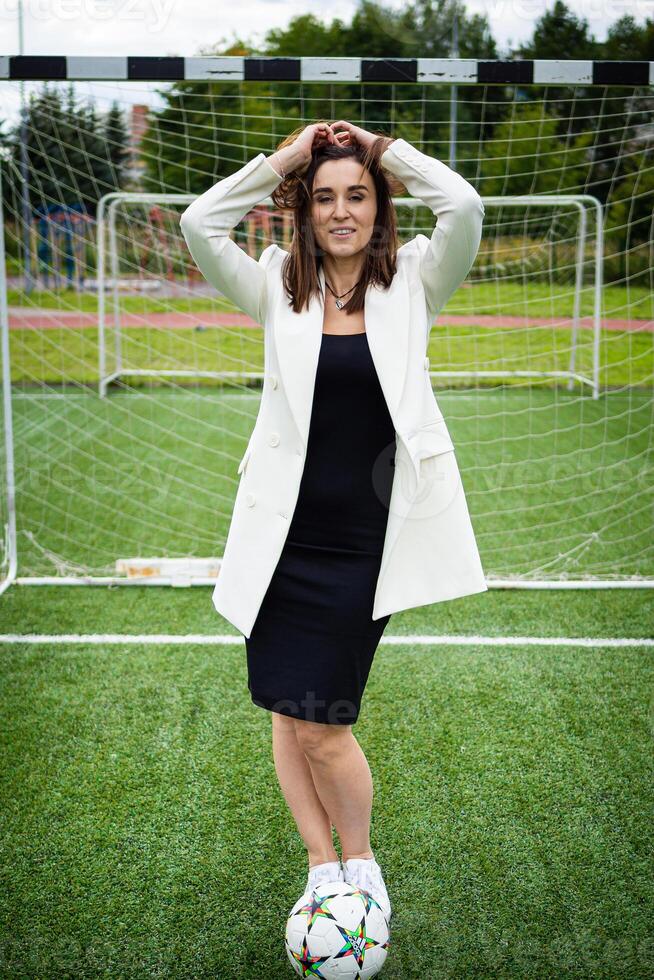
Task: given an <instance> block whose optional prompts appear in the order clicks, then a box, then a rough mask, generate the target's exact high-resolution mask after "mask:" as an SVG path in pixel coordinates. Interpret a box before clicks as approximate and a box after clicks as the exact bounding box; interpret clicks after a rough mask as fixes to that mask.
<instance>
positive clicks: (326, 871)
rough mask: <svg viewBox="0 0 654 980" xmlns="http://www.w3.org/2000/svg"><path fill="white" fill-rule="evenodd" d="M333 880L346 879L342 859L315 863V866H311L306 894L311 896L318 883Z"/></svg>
mask: <svg viewBox="0 0 654 980" xmlns="http://www.w3.org/2000/svg"><path fill="white" fill-rule="evenodd" d="M332 881H345V878H344V877H343V869H342V867H341V862H340V861H326V862H325V864H314V865H313V867H311V868H309V875H308V877H307V887H306V888H305V890H304V896H305V897H306V898H309V896H310V895H311V892H312V891H313V889H314V888H316V886H317V885H322V884H323V882H332Z"/></svg>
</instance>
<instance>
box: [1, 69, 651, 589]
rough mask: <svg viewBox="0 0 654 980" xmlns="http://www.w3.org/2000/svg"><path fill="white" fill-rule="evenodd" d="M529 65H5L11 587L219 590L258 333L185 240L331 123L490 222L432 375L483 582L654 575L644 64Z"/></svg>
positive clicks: (286, 217) (424, 228)
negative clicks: (220, 198)
mask: <svg viewBox="0 0 654 980" xmlns="http://www.w3.org/2000/svg"><path fill="white" fill-rule="evenodd" d="M55 62H56V64H55ZM525 64H527V74H525V68H524V67H521V69H520V72H518V73H516V70H515V63H501V62H497V63H493V62H479V63H475V62H469V61H466V62H457V61H444V62H439V63H438V64H436V63H431V62H429V61H428V60H419V61H418V62H413V61H407V62H388V61H384V60H382V59H370V60H369V61H367V60H366V61H364V60H363V59H333V60H332V59H327V60H325V59H302V58H297V59H293V58H289V59H285V58H282V59H276V58H271V59H267V58H236V57H232V58H230V57H227V58H187V59H177V58H172V59H148V58H144V59H138V58H135V59H132V58H130V59H72V58H69V59H53V58H44V59H39V58H0V78H4V80H0V93H1V96H0V104H1V105H2V112H0V119H2V118H3V119H4V120H5V121H4V125H3V126H2V127H1V128H0V176H1V180H2V236H3V240H4V253H5V254H4V262H3V263H2V270H1V272H0V292H1V293H2V301H0V314H2V311H3V309H4V310H5V314H4V315H3V316H1V320H2V326H3V342H4V343H3V347H2V350H1V351H0V355H1V356H2V357H3V363H2V368H3V379H4V380H3V390H4V394H5V396H6V397H5V398H4V400H3V409H2V423H3V427H2V435H1V437H0V438H2V441H3V442H2V447H1V449H2V453H1V456H2V459H1V462H0V478H1V479H2V487H1V488H0V518H1V520H2V528H1V529H0V530H1V532H2V533H1V534H0V549H1V550H0V577H2V578H4V580H5V581H8V580H10V579H12V578H13V577H14V576H17V577H18V579H19V580H20V581H22V582H33V583H42V582H50V581H52V582H71V583H75V584H77V583H81V582H101V581H117V582H122V581H130V582H144V581H147V582H152V583H159V582H166V581H170V582H173V583H174V584H186V583H188V582H192V583H193V582H198V583H202V582H204V583H207V584H208V583H209V582H211V581H213V577H214V576H215V574H216V571H217V569H218V567H219V560H220V556H221V555H222V551H223V545H224V542H225V539H226V536H227V529H228V526H229V519H230V516H231V510H232V505H233V500H234V495H235V492H236V487H237V481H238V474H237V465H238V462H239V460H240V459H241V456H242V454H243V451H244V449H245V446H246V443H247V440H248V437H249V434H250V432H251V430H252V427H253V425H254V421H255V418H256V414H257V411H258V406H259V400H260V396H261V385H262V381H263V371H264V349H263V331H262V327H261V325H260V324H257V323H254V322H252V321H251V320H250V319H249V318H248V316H247V315H245V314H244V313H242V312H241V311H240V310H238V309H235V308H233V307H232V306H231V305H230V303H229V302H228V301H227V300H226V299H225V298H224V297H222V296H220V295H219V294H218V293H217V292H216V291H215V289H213V288H212V287H210V286H209V284H208V283H207V282H206V281H205V280H204V279H203V277H202V275H201V274H200V273H199V271H198V270H197V268H196V267H195V265H194V263H193V260H192V258H191V256H190V254H189V252H188V249H187V247H186V244H185V242H184V239H183V237H182V234H181V230H180V225H179V218H180V214H181V213H182V211H183V210H184V209H185V208H186V207H187V206H188V204H190V202H191V201H192V200H193V199H194V198H195V196H197V195H198V194H201V193H202V192H203V191H205V190H207V189H208V188H209V187H210V186H212V184H213V183H215V182H216V181H218V180H220V179H222V178H223V177H226V176H228V175H230V174H232V173H233V172H234V171H235V170H237V169H239V168H240V167H242V166H243V165H244V164H245V163H246V162H247V161H248V160H249V159H251V158H252V156H254V155H256V154H258V153H260V152H264V153H266V154H268V153H272V152H273V150H274V149H275V148H276V146H277V144H278V143H279V141H280V140H281V139H282V138H283V137H284V136H285V135H286V134H287V133H288V132H290V131H291V130H294V129H296V128H297V127H299V126H301V125H308V124H309V123H310V122H313V121H317V120H322V119H325V120H331V119H339V118H345V119H350V120H352V121H353V122H356V123H357V124H359V125H362V126H364V127H365V128H369V129H372V130H374V131H378V132H384V133H386V134H388V135H391V136H401V137H403V138H404V139H406V140H408V141H409V142H410V143H412V144H413V145H414V146H415V147H416V148H418V149H419V150H421V151H422V152H424V153H427V154H430V155H432V156H435V157H437V158H439V159H441V160H443V161H444V162H446V163H448V164H449V165H450V166H453V167H455V169H456V170H457V171H458V172H460V173H461V174H462V175H463V176H464V177H466V179H467V180H469V181H470V182H471V183H472V184H473V185H474V186H475V187H476V189H477V190H478V192H479V193H480V194H481V196H482V199H483V201H484V205H485V212H486V214H485V219H484V227H483V237H482V243H481V247H480V250H479V254H478V256H477V259H476V261H475V264H474V266H473V268H472V270H471V271H470V273H469V275H468V277H467V280H466V282H465V283H464V284H463V285H462V286H461V288H460V289H459V290H458V291H457V292H456V293H455V294H454V296H453V297H452V298H451V299H450V301H449V302H448V303H447V305H446V307H445V308H444V309H443V310H442V311H441V313H440V315H439V316H438V318H437V320H436V321H435V322H434V323H433V324H432V326H431V334H430V340H429V348H428V355H429V361H430V373H431V380H432V384H433V387H434V391H435V394H436V398H437V401H438V404H439V407H440V408H441V410H442V412H443V414H444V416H445V418H446V420H447V423H448V428H449V430H450V432H451V434H452V437H453V440H454V444H455V446H456V452H457V460H458V462H459V466H460V469H461V474H462V480H463V485H464V488H465V492H466V496H467V499H468V504H469V507H470V511H471V516H472V521H473V526H474V529H475V533H476V536H477V541H478V544H479V548H480V552H481V557H482V563H483V565H484V569H485V571H486V573H487V575H488V581H489V585H491V586H492V585H493V583H496V584H516V585H522V586H528V585H545V586H547V585H552V586H554V585H557V584H558V585H560V584H565V583H568V584H572V583H585V584H587V585H589V586H594V585H601V584H607V583H619V584H633V585H641V584H646V583H647V582H649V580H650V579H652V578H654V541H653V538H652V505H653V490H652V421H653V419H652V416H653V409H654V400H653V397H652V381H653V377H652V374H653V368H654V360H653V357H652V353H653V350H652V346H653V345H652V338H653V332H654V316H653V312H652V306H653V299H652V296H653V291H652V286H653V283H652V268H653V263H652V220H653V219H652V214H653V205H654V159H653V134H654V126H653V124H652V109H653V108H654V90H653V89H652V87H651V84H650V82H651V78H650V74H649V66H647V65H643V66H641V70H640V73H639V72H638V71H635V70H634V69H633V67H631V66H630V67H629V72H620V70H619V68H617V69H612V71H613V74H611V72H608V69H606V70H593V71H590V72H589V71H587V70H585V69H583V65H584V64H585V63H581V62H576V63H571V65H568V66H566V65H565V64H564V63H550V62H529V63H520V65H521V66H524V65H525ZM562 64H563V66H564V69H565V70H562V69H561V65H562ZM471 65H472V66H474V68H473V69H471V67H470V66H471ZM556 65H559V69H558V72H557V70H556V69H555V67H554V66H556ZM575 65H576V66H579V65H581V66H582V68H579V69H575V67H574V66H575ZM443 66H444V67H443ZM489 66H491V67H490V68H489ZM529 66H531V67H529ZM595 67H596V68H597V63H596V66H595ZM576 70H578V71H579V72H580V75H579V77H575V71H576ZM618 82H620V83H621V84H620V85H618V84H617V83H618ZM453 85H456V92H455V96H456V97H455V98H454V99H453V98H452V86H453ZM453 113H455V118H453ZM395 205H396V209H397V213H398V219H399V220H398V225H399V231H400V238H401V239H402V240H403V241H407V240H409V239H410V238H412V237H414V236H415V235H416V234H418V233H422V234H427V235H430V234H431V230H432V228H433V222H434V216H433V214H432V213H431V211H430V210H429V209H428V208H427V207H426V206H425V205H424V204H423V203H422V202H421V201H420V200H417V199H415V198H411V197H409V196H408V195H407V196H399V197H397V198H396V199H395ZM292 233H293V229H292V218H291V215H290V214H287V213H281V212H278V211H276V210H275V209H274V208H273V206H272V203H271V201H270V200H267V201H263V202H261V203H260V204H258V205H257V206H256V207H255V208H253V209H252V211H251V212H250V213H249V214H248V215H247V216H246V218H245V219H244V220H243V221H242V222H241V223H240V224H239V225H238V226H237V227H236V229H235V230H234V232H233V237H234V240H235V241H236V242H237V243H238V245H239V246H240V247H242V248H243V249H244V250H246V251H247V252H248V253H249V254H250V255H252V256H253V257H255V258H257V257H258V256H259V254H260V253H261V251H262V249H263V248H265V247H266V246H267V245H268V244H270V242H272V241H274V242H276V243H277V244H278V245H280V246H281V247H282V248H288V245H289V243H290V239H291V235H292ZM1 254H2V253H1V252H0V255H1ZM3 304H4V306H3ZM12 555H13V556H14V559H15V560H13V561H12ZM0 587H1V586H0Z"/></svg>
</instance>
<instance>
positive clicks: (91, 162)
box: [4, 82, 127, 214]
mask: <svg viewBox="0 0 654 980" xmlns="http://www.w3.org/2000/svg"><path fill="white" fill-rule="evenodd" d="M119 115H120V113H119V110H118V108H117V106H115V105H114V107H112V111H111V113H110V116H109V118H108V119H107V120H106V123H103V121H102V120H101V119H100V118H99V116H98V111H97V108H96V106H95V105H94V103H93V102H91V101H88V102H85V103H81V104H77V102H76V100H75V93H74V86H73V85H72V84H70V85H69V86H68V88H67V91H66V92H65V93H64V92H63V91H62V90H61V89H60V88H57V87H56V86H53V85H51V84H49V83H47V82H46V83H45V84H44V85H43V87H42V89H41V90H40V91H38V92H36V93H31V95H30V99H29V102H28V104H27V105H26V107H25V125H24V127H22V126H21V123H20V122H18V123H16V124H15V125H14V127H13V128H12V129H11V131H10V132H9V134H8V135H7V137H6V139H5V141H4V150H5V152H6V155H7V166H6V168H5V172H4V173H5V174H6V178H7V183H8V187H7V190H6V198H5V200H6V204H7V207H8V211H9V213H10V214H18V213H19V212H20V207H21V201H20V194H21V187H20V178H19V174H20V163H21V140H22V133H24V134H25V144H26V147H27V161H28V175H29V176H28V182H29V197H30V204H31V207H32V209H33V210H36V209H45V208H48V207H50V206H52V205H59V204H65V205H73V204H76V203H80V204H83V205H84V206H85V207H86V210H87V211H88V212H89V213H91V214H94V213H95V208H96V204H97V201H98V199H99V198H100V197H101V196H102V195H103V194H107V193H108V192H109V191H113V190H117V189H119V188H120V180H121V169H120V161H121V160H122V157H123V154H124V152H125V151H124V147H125V144H126V141H127V135H126V131H125V127H124V125H122V124H121V123H120V121H119Z"/></svg>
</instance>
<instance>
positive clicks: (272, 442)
mask: <svg viewBox="0 0 654 980" xmlns="http://www.w3.org/2000/svg"><path fill="white" fill-rule="evenodd" d="M268 443H269V444H270V445H271V446H278V445H279V435H278V434H277V433H276V432H273V434H272V435H271V437H270V439H269V440H268Z"/></svg>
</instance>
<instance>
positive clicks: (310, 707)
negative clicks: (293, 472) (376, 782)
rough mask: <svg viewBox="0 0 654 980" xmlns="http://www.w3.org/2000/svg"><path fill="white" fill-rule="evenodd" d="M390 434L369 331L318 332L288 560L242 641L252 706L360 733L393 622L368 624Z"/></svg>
mask: <svg viewBox="0 0 654 980" xmlns="http://www.w3.org/2000/svg"><path fill="white" fill-rule="evenodd" d="M394 459H395V428H394V425H393V422H392V420H391V417H390V414H389V412H388V408H387V405H386V401H385V398H384V395H383V392H382V389H381V386H380V384H379V380H378V377H377V372H376V370H375V366H374V362H373V360H372V356H371V354H370V348H369V346H368V335H367V334H366V333H365V332H362V333H356V334H326V333H323V335H322V341H321V346H320V356H319V358H318V366H317V373H316V383H315V388H314V396H313V404H312V409H311V422H310V427H309V439H308V446H307V454H306V460H305V465H304V470H303V473H302V480H301V483H300V490H299V496H298V501H297V504H296V507H295V511H294V513H293V518H292V520H291V524H290V527H289V530H288V536H287V539H286V542H285V544H284V548H283V550H282V553H281V556H280V558H279V561H278V563H277V566H276V568H275V571H274V573H273V576H272V579H271V581H270V583H269V586H268V589H267V591H266V594H265V596H264V599H263V601H262V604H261V607H260V609H259V612H258V614H257V618H256V621H255V623H254V626H253V628H252V631H251V635H250V636H249V637H246V638H245V645H246V651H247V664H248V688H249V690H250V694H251V697H252V700H253V702H254V703H255V704H257V705H259V706H261V707H263V708H267V709H268V710H270V711H277V712H279V713H281V714H286V715H291V716H292V717H295V718H303V719H305V720H307V721H316V722H322V723H326V724H353V723H354V722H355V721H356V720H357V718H358V715H359V710H360V706H361V696H362V694H363V690H364V687H365V685H366V681H367V679H368V673H369V671H370V667H371V665H372V660H373V656H374V653H375V650H376V648H377V645H378V643H379V640H380V638H381V636H382V633H383V632H384V629H385V627H386V624H387V623H388V621H389V619H390V614H389V615H387V616H382V617H381V619H376V620H373V619H372V609H373V600H374V595H375V588H376V583H377V575H378V573H379V568H380V565H381V558H382V551H383V547H384V535H385V533H386V524H387V521H388V509H389V502H390V496H391V488H392V485H393V472H394Z"/></svg>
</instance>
